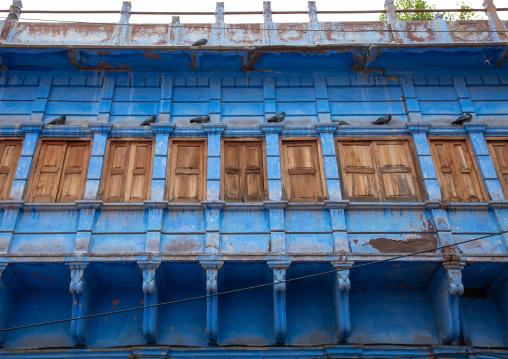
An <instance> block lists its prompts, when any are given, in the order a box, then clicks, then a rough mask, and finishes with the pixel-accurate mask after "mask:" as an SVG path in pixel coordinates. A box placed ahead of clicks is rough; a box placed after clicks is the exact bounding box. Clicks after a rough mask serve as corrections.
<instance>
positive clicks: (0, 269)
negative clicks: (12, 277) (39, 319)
mask: <svg viewBox="0 0 508 359" xmlns="http://www.w3.org/2000/svg"><path fill="white" fill-rule="evenodd" d="M6 268H7V263H6V262H0V329H5V328H8V327H9V325H10V323H11V315H12V309H13V305H14V296H13V294H12V292H11V289H10V288H8V287H7V286H6V285H5V283H4V278H3V276H4V271H5V269H6ZM8 333H9V332H1V333H0V347H2V348H3V347H4V346H5V341H6V339H7V334H8Z"/></svg>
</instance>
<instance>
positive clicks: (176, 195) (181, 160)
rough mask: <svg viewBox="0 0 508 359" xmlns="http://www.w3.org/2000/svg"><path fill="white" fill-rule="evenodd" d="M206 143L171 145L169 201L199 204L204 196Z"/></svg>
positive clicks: (183, 142) (174, 143) (173, 143)
mask: <svg viewBox="0 0 508 359" xmlns="http://www.w3.org/2000/svg"><path fill="white" fill-rule="evenodd" d="M204 150H205V142H204V141H188V142H187V141H174V142H172V145H171V154H170V156H171V164H170V166H168V170H169V171H170V172H169V174H168V177H169V178H170V185H169V191H168V200H170V201H174V202H199V201H202V200H203V196H204V182H205V181H206V178H205V173H204V172H205V171H204V168H205V167H204V166H205V158H204Z"/></svg>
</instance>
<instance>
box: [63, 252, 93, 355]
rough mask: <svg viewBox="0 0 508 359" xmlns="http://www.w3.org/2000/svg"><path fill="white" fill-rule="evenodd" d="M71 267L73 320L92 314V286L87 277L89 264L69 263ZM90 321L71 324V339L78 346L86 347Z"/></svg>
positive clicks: (70, 286)
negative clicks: (86, 270) (86, 272)
mask: <svg viewBox="0 0 508 359" xmlns="http://www.w3.org/2000/svg"><path fill="white" fill-rule="evenodd" d="M68 265H69V266H70V267H71V283H70V285H69V291H70V292H71V294H72V318H78V317H83V316H86V315H88V314H90V306H91V297H92V285H91V283H90V281H89V280H88V278H87V276H86V275H85V269H86V268H87V266H88V262H74V263H68ZM88 322H89V319H79V320H73V321H72V322H71V337H72V340H73V341H74V344H75V345H76V346H84V345H86V342H87V339H88Z"/></svg>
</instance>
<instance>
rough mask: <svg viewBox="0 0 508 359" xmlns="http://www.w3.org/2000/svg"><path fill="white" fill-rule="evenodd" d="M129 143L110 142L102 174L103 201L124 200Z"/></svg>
mask: <svg viewBox="0 0 508 359" xmlns="http://www.w3.org/2000/svg"><path fill="white" fill-rule="evenodd" d="M130 148H131V143H129V142H116V141H114V142H111V144H110V148H109V156H108V163H107V169H106V172H105V174H104V179H105V180H104V182H105V183H104V195H103V201H104V202H113V203H121V202H123V201H124V196H125V187H126V185H127V173H128V170H129V158H130Z"/></svg>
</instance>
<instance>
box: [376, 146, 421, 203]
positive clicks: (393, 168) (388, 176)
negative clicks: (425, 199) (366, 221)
mask: <svg viewBox="0 0 508 359" xmlns="http://www.w3.org/2000/svg"><path fill="white" fill-rule="evenodd" d="M373 146H374V147H373V150H374V154H375V155H376V156H375V158H376V160H377V167H378V168H379V172H378V173H379V183H380V184H381V188H382V194H383V200H384V201H387V202H389V201H417V200H418V199H419V197H420V196H419V192H420V191H419V188H418V181H417V179H416V175H415V169H414V165H413V160H412V158H411V151H410V149H409V144H408V142H407V141H374V143H373Z"/></svg>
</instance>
